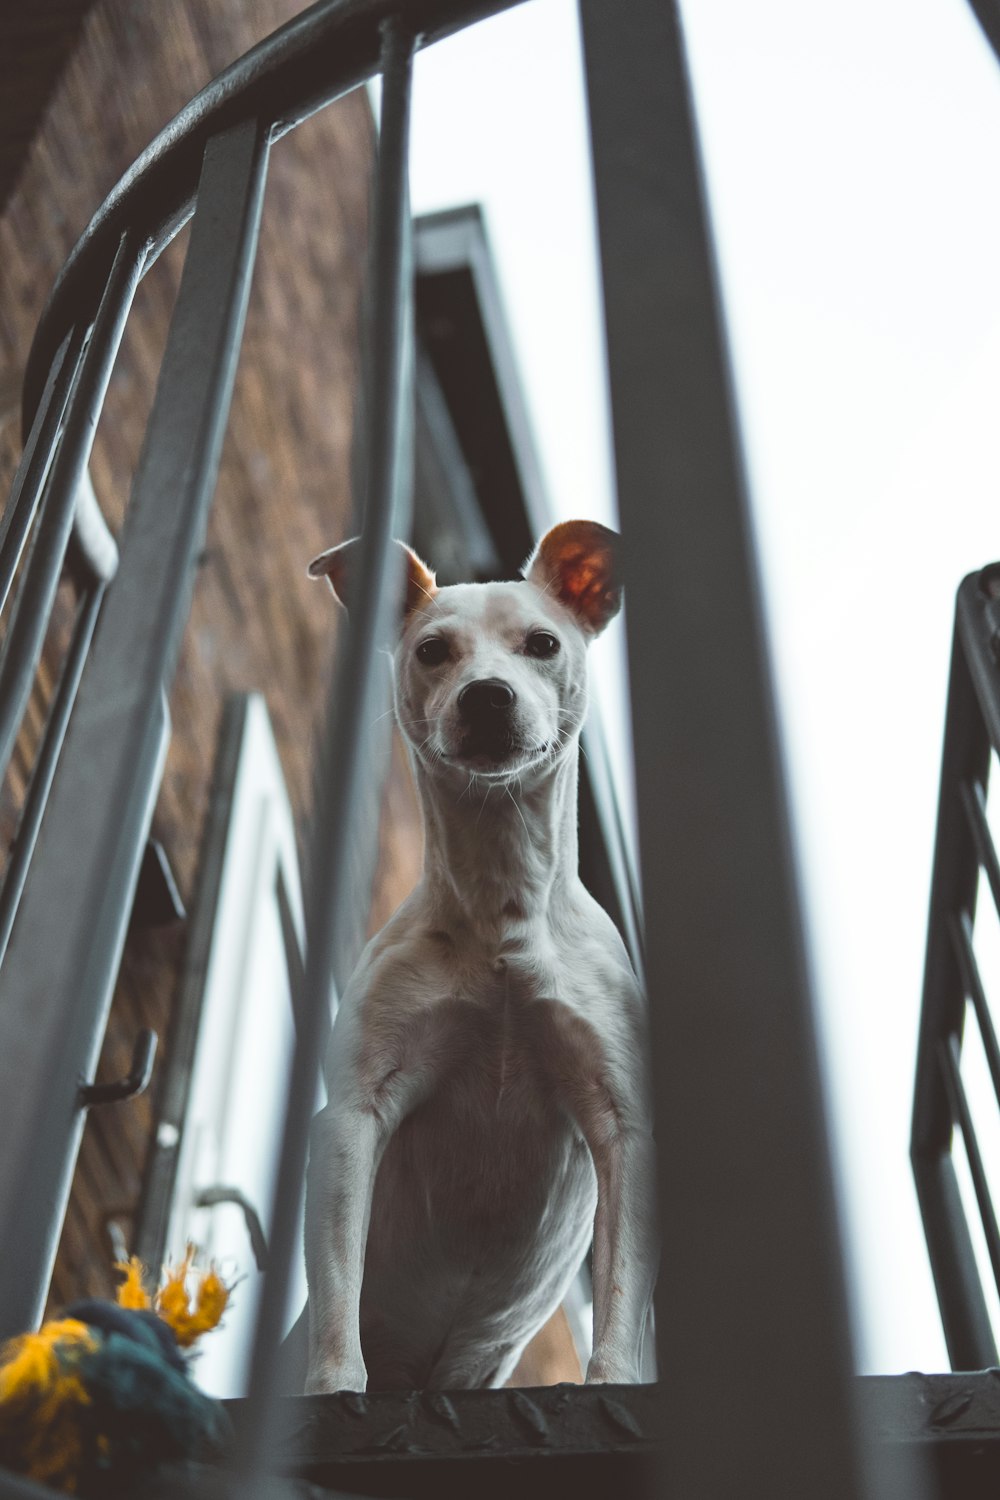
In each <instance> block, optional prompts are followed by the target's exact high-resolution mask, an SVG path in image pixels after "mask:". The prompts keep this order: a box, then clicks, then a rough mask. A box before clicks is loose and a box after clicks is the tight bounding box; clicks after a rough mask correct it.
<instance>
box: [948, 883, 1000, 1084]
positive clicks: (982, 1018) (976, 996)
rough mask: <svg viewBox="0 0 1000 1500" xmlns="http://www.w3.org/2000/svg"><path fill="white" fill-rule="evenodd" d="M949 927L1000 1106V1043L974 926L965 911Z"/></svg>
mask: <svg viewBox="0 0 1000 1500" xmlns="http://www.w3.org/2000/svg"><path fill="white" fill-rule="evenodd" d="M948 926H949V930H950V932H951V941H952V946H953V947H954V949H955V957H956V960H957V962H958V970H959V973H960V974H961V976H962V987H963V989H964V990H965V993H966V995H967V996H968V998H969V999H970V1000H971V1001H972V1005H973V1009H974V1010H975V1012H976V1020H977V1021H978V1022H979V1034H980V1036H981V1037H982V1039H983V1050H984V1051H985V1053H986V1061H987V1064H988V1066H989V1070H990V1077H991V1078H992V1080H993V1092H994V1093H995V1094H996V1096H997V1102H998V1103H1000V1044H998V1043H997V1034H996V1029H995V1027H994V1025H993V1017H992V1016H991V1015H990V1007H989V1002H988V1001H987V999H986V991H985V989H984V988H983V980H982V975H981V974H980V972H979V964H978V963H977V961H976V950H975V948H974V946H973V941H972V923H971V922H970V921H969V918H968V916H967V914H966V913H965V912H962V914H961V916H957V917H956V916H952V918H951V920H950V922H949V924H948Z"/></svg>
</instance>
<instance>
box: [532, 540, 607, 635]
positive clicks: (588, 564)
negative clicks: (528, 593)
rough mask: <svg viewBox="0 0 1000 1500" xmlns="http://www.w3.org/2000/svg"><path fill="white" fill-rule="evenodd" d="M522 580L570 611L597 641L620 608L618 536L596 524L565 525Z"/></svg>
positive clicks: (542, 547)
mask: <svg viewBox="0 0 1000 1500" xmlns="http://www.w3.org/2000/svg"><path fill="white" fill-rule="evenodd" d="M524 576H525V578H526V579H527V580H528V582H529V583H533V584H535V585H536V587H538V588H540V589H542V590H543V591H544V592H545V593H547V594H551V595H552V597H553V598H554V599H558V600H559V601H560V603H562V604H565V605H566V607H567V609H571V610H572V611H573V613H574V615H576V618H577V623H578V624H579V626H580V628H581V629H582V630H584V631H585V632H586V633H587V634H588V635H599V634H600V633H601V631H602V630H603V629H604V627H605V625H607V623H608V621H609V620H613V619H614V617H615V615H616V614H617V613H618V611H619V609H620V608H621V603H622V586H621V579H620V577H619V573H618V533H617V532H616V531H609V530H608V528H607V526H601V525H599V524H598V522H597V521H562V522H561V523H560V524H559V525H558V526H553V527H552V530H551V531H547V532H546V533H545V535H544V536H543V537H542V540H541V541H540V542H539V543H538V546H537V547H536V548H535V550H534V552H533V553H532V554H531V556H530V558H529V559H528V561H527V562H526V563H525V565H524Z"/></svg>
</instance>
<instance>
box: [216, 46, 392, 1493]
mask: <svg viewBox="0 0 1000 1500" xmlns="http://www.w3.org/2000/svg"><path fill="white" fill-rule="evenodd" d="M414 46H415V40H414V36H413V34H412V32H410V31H409V30H408V29H407V27H406V26H405V25H404V24H403V22H402V21H399V20H392V21H387V22H386V23H385V26H384V32H383V53H382V75H383V88H382V121H381V131H380V137H379V161H378V183H377V190H376V198H375V221H374V230H373V254H372V268H371V276H372V314H371V324H370V336H371V347H370V362H369V365H368V370H369V392H368V399H367V400H366V403H365V411H366V414H367V433H366V438H367V448H368V463H367V494H366V499H365V509H364V518H363V525H362V531H361V538H360V542H359V545H358V562H357V584H356V587H355V589H354V591H353V598H354V599H355V600H356V601H357V603H356V605H355V604H352V609H351V614H350V616H349V619H348V622H347V628H346V631H345V642H344V649H343V652H342V655H341V657H340V660H339V663H338V670H337V673H336V677H335V680H334V683H333V684H332V691H331V693H330V696H329V699H328V703H327V714H326V724H325V734H324V740H323V746H322V751H321V755H322V761H321V767H320V775H319V778H318V798H317V802H318V805H317V807H316V808H315V810H314V813H313V819H312V838H311V841H310V849H309V858H308V860H307V877H308V879H307V885H306V899H305V929H306V953H305V976H304V983H303V986H302V989H301V1004H300V1007H299V1016H298V1030H297V1036H296V1045H295V1054H294V1058H293V1062H292V1068H291V1076H290V1079H289V1089H288V1106H287V1113H286V1118H285V1127H284V1134H283V1138H282V1143H281V1154H280V1158H279V1169H278V1179H277V1187H276V1191H275V1197H274V1204H273V1208H272V1211H271V1214H270V1217H269V1223H270V1233H271V1243H270V1255H269V1262H268V1273H267V1281H266V1283H265V1292H264V1296H263V1298H262V1299H261V1308H260V1316H259V1319H258V1323H257V1330H256V1337H255V1341H254V1354H253V1365H252V1370H251V1379H250V1389H249V1395H248V1409H249V1414H250V1420H249V1421H248V1423H247V1426H246V1429H245V1430H244V1432H243V1435H242V1439H241V1442H240V1444H239V1449H238V1453H237V1460H236V1470H237V1474H238V1475H239V1476H240V1478H241V1479H242V1480H243V1481H245V1480H246V1479H247V1478H249V1477H251V1476H254V1475H256V1474H258V1473H259V1472H260V1471H261V1470H262V1469H263V1468H264V1467H265V1466H266V1464H267V1462H268V1457H269V1451H270V1447H271V1444H272V1441H273V1437H274V1434H275V1430H276V1420H277V1418H276V1413H275V1411H274V1403H273V1400H272V1397H273V1394H274V1384H275V1354H276V1351H277V1348H278V1342H279V1339H280V1338H281V1335H282V1333H283V1331H284V1319H285V1315H286V1305H287V1298H288V1285H289V1273H290V1267H291V1264H292V1258H293V1255H295V1254H296V1253H297V1250H298V1236H299V1224H300V1209H301V1204H302V1197H303V1189H304V1181H305V1165H306V1155H307V1150H308V1142H309V1127H310V1123H311V1119H312V1115H313V1111H314V1103H315V1099H316V1090H317V1084H318V1080H319V1071H320V1064H321V1061H322V1059H321V1054H320V1047H321V1043H322V1041H323V1039H324V1037H325V1034H326V1029H327V1027H328V1024H329V1007H330V992H331V976H332V974H333V970H334V959H335V955H336V953H337V949H338V944H339V943H340V941H341V938H342V935H343V929H344V927H345V923H346V921H347V920H348V919H349V907H350V901H349V897H350V890H349V880H348V878H347V877H348V870H349V851H350V850H351V847H352V843H353V841H354V839H355V837H356V836H357V830H356V829H355V826H354V825H355V822H356V815H357V809H358V806H359V803H360V802H361V800H362V799H361V797H360V790H361V786H362V783H363V778H364V777H365V775H366V773H367V760H368V753H369V752H368V741H369V736H370V734H371V732H372V729H371V726H372V721H373V719H374V718H375V712H374V704H375V703H376V702H377V701H378V699H379V696H380V691H381V686H382V684H383V682H384V679H383V677H382V676H381V673H382V672H383V671H384V667H383V664H382V662H381V660H380V658H379V657H378V655H377V647H378V646H379V644H380V643H383V642H384V641H385V640H386V639H387V637H388V633H389V629H390V628H391V623H390V622H391V621H392V620H394V619H395V617H396V613H397V609H396V600H397V598H398V595H397V594H396V592H395V589H396V585H397V584H400V583H401V579H400V574H399V558H398V556H397V555H396V554H397V550H398V549H396V548H395V547H394V546H393V545H392V538H393V534H394V532H395V531H396V530H397V529H398V530H399V531H401V532H403V534H406V532H407V528H408V524H409V523H408V516H407V515H406V514H405V510H406V508H407V507H406V501H407V500H408V498H409V496H408V492H407V491H406V486H407V484H408V481H409V475H410V473H411V466H410V464H409V463H408V461H407V460H408V458H409V454H408V453H407V451H406V450H407V448H408V446H409V445H410V434H411V431H412V411H411V409H410V408H411V405H412V387H411V385H410V383H409V382H408V381H407V380H406V376H407V375H408V374H410V373H412V354H413V351H412V340H413V334H412V316H413V314H412V285H411V283H412V247H411V228H410V210H409V191H408V152H409V126H410V119H409V111H410V87H411V75H412V60H413V50H414ZM404 386H405V389H404ZM371 837H372V838H377V830H376V829H372V830H371Z"/></svg>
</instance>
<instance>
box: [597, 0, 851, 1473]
mask: <svg viewBox="0 0 1000 1500" xmlns="http://www.w3.org/2000/svg"><path fill="white" fill-rule="evenodd" d="M581 16H582V23H583V37H584V51H585V56H586V67H587V91H588V97H589V105H590V119H591V132H592V150H593V159H594V174H595V186H596V196H597V215H598V227H599V235H600V248H601V259H602V264H603V284H604V310H605V318H606V325H607V340H608V359H609V374H610V394H611V405H612V414H613V423H614V438H615V453H616V473H617V481H618V499H619V506H620V512H621V517H622V529H623V534H624V555H625V589H626V597H627V599H628V620H627V625H628V639H629V657H630V675H631V694H632V705H633V722H634V730H635V749H636V770H637V785H638V801H639V807H640V810H641V811H640V820H639V821H640V834H641V844H642V857H641V868H642V874H643V893H644V895H643V899H644V903H645V915H646V963H647V975H648V983H649V992H650V1007H649V1009H650V1021H651V1025H652V1028H653V1057H652V1069H653V1080H654V1086H655V1094H656V1106H657V1144H658V1154H659V1171H660V1179H659V1180H660V1202H661V1204H662V1207H663V1212H662V1232H663V1256H662V1265H663V1271H662V1273H661V1275H660V1278H659V1285H658V1289H657V1300H656V1314H657V1335H658V1343H659V1372H660V1376H659V1378H660V1385H661V1388H662V1391H663V1449H664V1452H663V1470H662V1475H661V1479H660V1484H659V1493H660V1494H671V1495H678V1496H680V1495H683V1496H685V1497H689V1500H731V1497H732V1496H733V1495H767V1496H769V1497H770V1500H801V1497H802V1496H803V1495H810V1496H811V1497H813V1500H820V1497H823V1500H848V1497H850V1496H857V1495H859V1494H860V1493H861V1490H862V1478H861V1469H862V1465H861V1459H860V1456H859V1454H858V1452H857V1448H856V1439H855V1433H854V1428H853V1421H852V1408H851V1390H850V1380H849V1376H850V1371H851V1366H852V1356H851V1347H850V1339H849V1334H848V1326H849V1324H848V1312H847V1300H846V1296H845V1289H844V1274H843V1268H842V1261H841V1249H840V1240H839V1234H838V1226H837V1218H836V1213H835V1206H834V1194H833V1185H832V1179H831V1167H830V1159H829V1148H828V1144H827V1137H826V1128H825V1119H824V1108H823V1098H822V1090H821V1087H820V1079H819V1070H818V1065H817V1055H816V1039H815V1031H814V1025H813V1015H812V1002H811V996H810V986H809V981H808V975H807V970H806V963H805V958H804V953H803V941H802V936H801V919H800V913H799V901H798V893H797V889H796V882H795V875H794V867H793V860H792V856H791V851H790V839H789V827H788V812H787V808H786V802H785V793H784V788H783V781H782V768H781V756H780V752H779V747H778V734H777V729H776V724H775V709H774V695H773V689H772V685H771V673H770V665H769V660H768V651H767V645H766V639H765V631H764V626H763V622H762V618H761V615H762V611H761V597H760V586H759V582H758V576H757V564H756V557H755V551H754V542H753V536H752V530H751V524H750V519H749V516H748V508H747V500H746V494H745V483H744V476H743V464H742V455H741V451H740V442H739V437H738V434H737V431H736V426H735V422H734V419H733V404H732V392H731V382H730V372H729V366H728V358H727V353H726V342H725V334H724V328H723V320H722V314H721V310H720V306H719V299H718V287H717V283H716V276H715V266H714V258H713V252H712V245H711V238H710V231H709V225H708V213H707V208H706V204H705V197H704V188H703V179H702V166H701V160H700V156H699V150H698V144H697V132H696V125H695V120H694V112H693V106H692V100H691V92H690V83H689V79H688V73H687V66H686V61H685V55H684V45H683V39H682V33H681V24H680V18H679V14H678V7H677V5H676V3H674V4H664V3H663V0H633V3H632V4H631V5H629V7H628V19H627V21H626V20H625V19H624V17H623V15H622V13H621V11H620V9H619V8H618V7H615V6H610V5H607V4H605V3H603V0H581ZM751 1372H752V1374H751ZM709 1389H711V1390H712V1392H713V1396H712V1401H711V1402H709V1403H706V1402H705V1399H704V1393H705V1391H706V1390H709ZM720 1410H721V1411H724V1412H725V1413H726V1428H727V1430H726V1441H725V1442H723V1443H720V1442H717V1441H715V1440H713V1436H712V1432H713V1426H714V1420H715V1418H714V1413H717V1412H718V1411H720Z"/></svg>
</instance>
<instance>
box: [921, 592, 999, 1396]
mask: <svg viewBox="0 0 1000 1500" xmlns="http://www.w3.org/2000/svg"><path fill="white" fill-rule="evenodd" d="M975 602H976V593H975V588H974V587H973V590H972V597H971V600H970V591H969V589H968V588H967V584H966V583H964V584H963V585H962V588H961V589H960V590H959V596H958V605H957V608H956V615H955V635H954V640H953V644H952V653H951V669H950V673H949V679H948V704H947V708H946V710H945V740H944V748H943V751H942V757H941V789H940V801H939V806H938V815H937V832H936V834H935V840H934V874H933V879H932V882H931V896H930V910H929V913H928V918H927V952H926V958H925V960H924V984H923V996H922V999H921V1006H920V1040H919V1045H918V1048H917V1067H916V1080H915V1084H914V1094H913V1123H912V1127H911V1137H910V1160H911V1162H912V1165H913V1178H914V1183H915V1185H916V1189H917V1198H918V1201H919V1203H920V1212H921V1216H922V1218H923V1224H924V1234H925V1236H926V1239H927V1252H928V1255H929V1256H930V1262H931V1270H932V1272H933V1275H934V1285H935V1289H936V1291H937V1295H938V1305H939V1307H940V1309H941V1321H942V1324H943V1326H944V1333H945V1340H946V1342H947V1345H948V1356H949V1358H950V1360H951V1364H952V1368H953V1369H955V1370H975V1369H985V1368H986V1367H987V1366H989V1365H994V1364H996V1361H997V1345H996V1338H995V1335H994V1332H993V1328H992V1325H991V1322H990V1315H989V1309H988V1308H987V1305H986V1299H985V1297H984V1295H983V1287H982V1281H981V1279H980V1275H979V1267H978V1265H977V1262H976V1254H975V1249H974V1247H973V1243H972V1238H971V1236H970V1233H969V1226H968V1222H967V1220H966V1217H965V1210H964V1208H963V1206H962V1198H961V1194H960V1192H959V1186H958V1178H957V1176H956V1173H955V1163H954V1160H953V1156H952V1126H953V1114H952V1109H951V1106H950V1103H949V1100H948V1095H947V1091H946V1088H945V1080H944V1077H943V1074H942V1071H941V1064H940V1057H939V1047H940V1042H941V1039H942V1038H943V1037H949V1036H956V1037H959V1038H960V1037H961V1035H962V1031H963V1027H964V1024H965V987H964V985H963V983H962V974H961V972H960V969H959V966H958V964H957V962H956V955H955V949H954V946H953V943H952V939H951V934H950V931H949V919H950V918H951V917H952V915H953V914H954V913H955V912H967V913H968V914H969V917H970V918H972V917H974V915H975V910H976V893H977V886H978V880H979V861H978V857H977V852H976V845H975V838H974V835H973V830H972V828H971V827H970V825H969V823H968V821H967V819H966V818H964V817H963V816H962V806H961V795H962V791H961V789H962V787H963V786H966V785H970V784H973V783H975V784H978V785H982V786H985V784H986V778H987V776H988V775H989V768H990V740H989V736H988V734H987V730H986V725H985V724H984V722H983V716H982V713H981V711H980V707H981V705H980V703H979V702H978V701H977V693H976V686H975V680H976V677H977V676H978V673H976V672H974V670H973V667H974V660H973V659H970V657H969V655H968V654H967V652H968V650H969V648H970V646H972V644H973V643H974V641H975V631H974V629H973V626H972V623H971V622H972V621H974V620H975V618H976V609H975ZM970 606H971V607H970ZM963 615H964V616H965V621H966V628H965V629H963Z"/></svg>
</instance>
